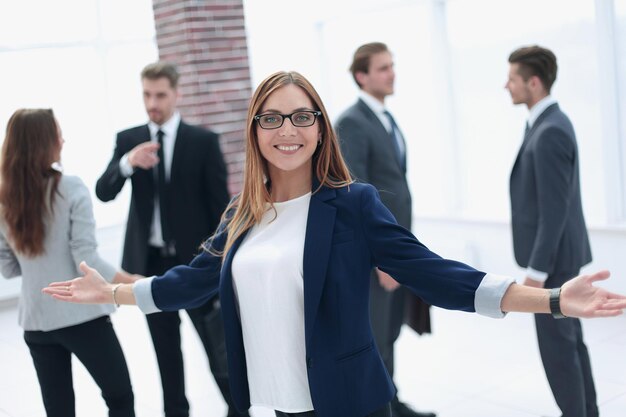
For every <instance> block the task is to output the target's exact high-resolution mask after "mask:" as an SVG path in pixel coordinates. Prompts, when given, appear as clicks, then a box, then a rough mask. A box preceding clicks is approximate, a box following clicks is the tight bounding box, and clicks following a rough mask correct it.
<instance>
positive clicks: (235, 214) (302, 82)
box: [205, 71, 353, 256]
mask: <svg viewBox="0 0 626 417" xmlns="http://www.w3.org/2000/svg"><path fill="white" fill-rule="evenodd" d="M287 85H296V86H298V87H300V88H302V90H303V91H304V92H305V93H306V94H307V96H308V97H309V98H310V99H311V102H312V103H313V107H314V110H319V111H320V112H322V114H321V116H320V117H318V119H317V123H319V124H320V133H321V143H320V145H319V146H318V147H317V149H316V150H315V153H314V154H313V176H314V178H317V180H318V181H319V187H318V188H317V189H316V190H314V191H313V192H314V193H315V192H317V191H318V190H319V189H320V188H321V187H322V186H326V187H330V188H339V187H344V186H346V185H348V184H350V183H352V181H353V180H352V177H351V176H350V172H349V170H348V167H347V165H346V163H345V161H344V160H343V157H342V156H341V150H340V148H339V142H338V140H337V135H336V134H335V131H334V130H333V127H332V125H331V123H330V118H329V117H328V112H327V111H326V108H325V107H324V104H323V103H322V99H321V98H320V96H319V95H318V94H317V91H315V88H313V86H312V85H311V83H310V82H309V81H308V80H307V79H306V78H304V76H302V75H301V74H299V73H297V72H295V71H289V72H286V71H279V72H276V73H274V74H272V75H270V76H269V77H267V78H266V79H265V80H263V81H262V82H261V84H260V85H259V86H258V87H257V89H256V91H255V92H254V95H253V96H252V99H251V101H250V106H249V107H248V117H247V122H246V160H245V166H244V176H243V188H242V191H241V193H240V194H239V195H238V196H237V197H235V198H234V199H233V200H232V201H231V202H230V204H229V205H228V207H227V208H226V211H225V212H224V214H223V216H222V223H223V224H227V225H228V226H227V230H228V232H227V233H228V234H227V237H226V243H225V245H224V249H223V251H222V252H221V253H220V252H216V251H215V250H214V248H209V249H208V250H211V251H212V252H216V253H218V254H219V255H221V256H225V255H226V254H227V253H228V251H229V250H230V248H231V247H232V246H233V244H234V243H235V241H236V240H237V239H238V238H239V237H240V236H241V235H242V234H243V233H245V232H246V231H247V230H248V229H250V228H251V227H252V226H254V225H255V224H257V223H259V222H260V221H261V218H262V217H263V214H264V213H265V212H266V211H267V205H268V204H270V205H272V200H271V198H270V191H269V189H268V183H267V182H266V179H268V178H269V173H268V166H267V161H266V160H265V158H263V156H262V155H261V150H260V148H259V144H258V139H257V135H256V128H257V126H256V121H255V120H254V116H255V115H257V114H258V113H259V112H260V110H261V108H262V107H263V104H264V103H265V101H266V100H267V99H268V97H269V96H270V95H271V94H272V93H273V92H274V91H276V90H278V89H280V88H282V87H284V86H287ZM206 246H207V245H206V244H205V249H207V248H206Z"/></svg>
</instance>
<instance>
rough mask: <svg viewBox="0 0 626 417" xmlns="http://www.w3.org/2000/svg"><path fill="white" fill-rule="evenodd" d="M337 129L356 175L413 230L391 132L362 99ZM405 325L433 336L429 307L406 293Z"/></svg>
mask: <svg viewBox="0 0 626 417" xmlns="http://www.w3.org/2000/svg"><path fill="white" fill-rule="evenodd" d="M335 129H336V131H337V135H338V137H339V143H340V145H341V150H342V153H343V156H344V158H345V160H346V162H347V164H348V167H349V168H350V171H351V173H352V175H353V176H354V177H355V178H356V179H357V180H358V181H362V182H367V183H369V184H372V185H373V186H374V187H376V189H377V190H378V192H379V193H380V199H381V200H382V202H383V204H384V205H385V206H386V207H387V208H388V209H389V211H391V214H393V215H394V217H395V218H396V221H397V222H398V224H399V225H401V226H403V227H404V228H406V229H408V230H411V219H412V202H411V192H410V191H409V185H408V183H407V180H406V170H405V169H404V168H403V167H402V166H401V165H400V163H399V162H398V158H397V157H396V154H395V150H394V145H393V142H392V141H393V140H394V139H392V138H391V136H390V135H389V132H387V130H386V129H385V127H384V126H383V124H382V123H381V122H380V119H378V116H376V114H374V112H373V111H372V109H370V108H369V106H368V105H367V104H365V102H364V101H363V100H361V99H359V100H357V102H356V103H355V104H353V105H352V106H351V107H349V108H348V109H346V111H345V112H344V113H343V114H342V115H341V116H339V119H337V123H336V124H335ZM406 297H407V308H406V310H405V312H404V318H405V322H406V323H408V324H409V325H410V326H411V327H412V328H413V329H414V330H415V331H416V332H418V333H419V334H422V333H424V332H427V333H430V331H431V326H430V313H429V306H428V304H426V303H425V302H424V301H422V300H421V299H420V298H419V297H417V296H415V295H414V294H413V293H411V292H409V291H406Z"/></svg>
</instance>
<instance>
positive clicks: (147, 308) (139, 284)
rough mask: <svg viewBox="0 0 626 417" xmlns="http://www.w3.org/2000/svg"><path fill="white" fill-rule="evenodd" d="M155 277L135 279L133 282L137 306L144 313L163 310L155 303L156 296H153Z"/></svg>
mask: <svg viewBox="0 0 626 417" xmlns="http://www.w3.org/2000/svg"><path fill="white" fill-rule="evenodd" d="M153 279H154V277H150V278H143V279H139V280H137V281H135V283H134V284H133V294H134V295H135V301H136V302H137V307H139V309H140V310H141V311H142V312H143V313H144V314H150V313H158V312H160V311H161V310H160V309H159V308H158V307H157V306H156V304H154V298H152V280H153Z"/></svg>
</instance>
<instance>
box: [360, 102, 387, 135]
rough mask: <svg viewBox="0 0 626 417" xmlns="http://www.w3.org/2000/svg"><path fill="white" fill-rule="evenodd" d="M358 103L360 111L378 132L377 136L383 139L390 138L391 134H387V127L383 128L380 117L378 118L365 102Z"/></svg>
mask: <svg viewBox="0 0 626 417" xmlns="http://www.w3.org/2000/svg"><path fill="white" fill-rule="evenodd" d="M357 103H358V106H359V110H360V111H361V113H363V115H364V116H365V118H366V119H367V120H369V122H370V123H371V125H372V127H373V128H374V129H375V130H377V131H378V132H377V133H376V136H378V137H383V138H384V137H387V136H390V135H389V132H387V129H385V126H383V124H382V123H381V121H380V119H379V118H378V116H376V114H375V113H374V112H373V111H372V109H370V107H369V106H368V105H367V104H365V102H364V101H363V100H361V99H359V101H358V102H357Z"/></svg>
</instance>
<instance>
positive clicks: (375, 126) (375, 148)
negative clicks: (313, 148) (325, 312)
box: [335, 42, 435, 417]
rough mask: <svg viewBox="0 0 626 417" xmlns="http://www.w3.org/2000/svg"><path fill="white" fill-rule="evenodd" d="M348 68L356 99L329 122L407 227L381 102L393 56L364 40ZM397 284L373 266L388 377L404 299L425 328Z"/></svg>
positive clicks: (402, 160)
mask: <svg viewBox="0 0 626 417" xmlns="http://www.w3.org/2000/svg"><path fill="white" fill-rule="evenodd" d="M350 71H351V72H352V76H353V78H354V80H355V81H356V83H357V85H358V86H359V88H360V90H361V91H360V95H359V100H358V101H357V102H356V103H355V104H354V105H353V106H351V107H350V108H348V109H347V110H346V111H345V112H344V113H343V114H342V115H341V116H340V117H339V119H338V120H337V123H336V126H335V127H336V130H337V134H338V135H339V140H340V143H341V148H342V151H343V154H344V157H345V159H346V162H347V163H348V166H349V168H350V171H351V172H352V174H353V175H354V176H355V177H356V179H357V180H359V181H363V182H367V183H370V184H372V185H373V186H375V187H376V188H377V189H378V191H379V192H380V197H381V199H382V201H383V203H384V204H385V205H386V206H387V208H388V209H389V210H390V211H391V213H392V214H393V215H394V216H395V218H396V220H397V221H398V223H399V224H400V225H402V226H403V227H405V228H407V229H409V230H411V193H410V192H409V186H408V184H407V180H406V152H405V148H406V144H405V141H404V137H403V136H402V132H400V129H399V128H398V125H397V124H396V122H395V120H394V119H393V117H392V116H391V113H389V111H387V109H386V108H385V97H387V96H389V95H391V94H393V91H394V90H393V87H394V80H395V72H394V69H393V58H392V56H391V53H390V52H389V50H388V49H387V46H386V45H385V44H383V43H379V42H375V43H368V44H365V45H362V46H360V47H359V48H358V49H357V50H356V52H355V53H354V58H353V61H352V65H351V67H350ZM398 287H399V284H398V283H397V282H396V281H395V280H394V279H393V278H392V277H391V276H389V275H388V274H386V273H384V272H382V271H380V270H378V269H376V270H375V271H373V273H372V281H371V288H370V294H371V298H370V316H371V320H372V328H373V331H374V337H375V338H376V345H377V346H378V349H379V351H380V354H381V356H382V358H383V360H384V362H385V366H386V367H387V370H388V372H389V375H391V376H392V377H393V368H394V354H393V345H394V342H395V341H396V339H397V338H398V336H399V335H400V328H401V327H402V324H403V323H404V319H405V307H407V304H406V303H407V302H408V303H409V306H411V305H415V304H417V303H419V305H418V307H416V308H415V310H417V311H421V312H422V315H421V320H422V325H421V326H418V327H420V329H418V331H419V332H422V331H425V332H430V318H429V316H428V305H426V304H425V303H423V302H422V301H421V300H419V299H418V298H417V297H415V296H413V295H412V294H411V293H409V292H408V291H407V290H405V289H404V288H398ZM407 299H408V301H407ZM415 310H414V311H415ZM412 326H413V325H412ZM413 327H415V326H413ZM391 410H392V414H393V417H434V416H435V414H433V413H419V412H416V411H414V410H412V409H410V408H409V407H408V406H407V405H406V404H404V403H402V402H400V401H399V400H398V397H397V396H396V397H395V398H394V399H393V401H392V404H391Z"/></svg>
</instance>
